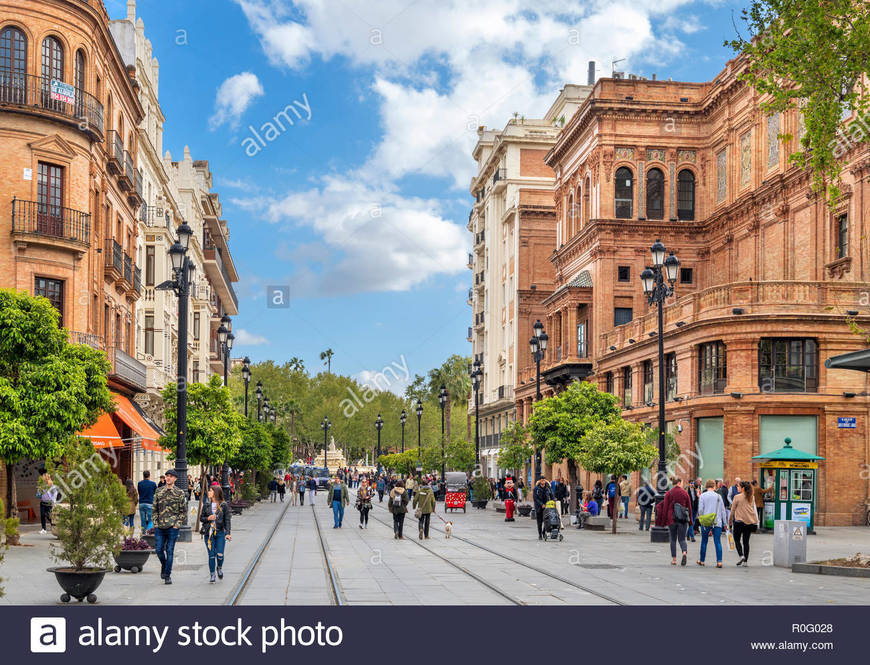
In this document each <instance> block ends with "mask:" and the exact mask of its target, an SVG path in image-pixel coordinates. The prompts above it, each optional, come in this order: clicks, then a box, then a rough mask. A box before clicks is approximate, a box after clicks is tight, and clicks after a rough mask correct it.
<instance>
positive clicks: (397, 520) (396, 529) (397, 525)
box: [393, 513, 405, 538]
mask: <svg viewBox="0 0 870 665" xmlns="http://www.w3.org/2000/svg"><path fill="white" fill-rule="evenodd" d="M404 525H405V513H393V533H395V534H396V535H397V536H398V537H399V538H401V537H402V527H403V526H404Z"/></svg>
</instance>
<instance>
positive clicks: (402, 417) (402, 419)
mask: <svg viewBox="0 0 870 665" xmlns="http://www.w3.org/2000/svg"><path fill="white" fill-rule="evenodd" d="M407 420H408V414H406V413H405V409H402V415H401V416H399V422H400V423H402V452H405V422H407Z"/></svg>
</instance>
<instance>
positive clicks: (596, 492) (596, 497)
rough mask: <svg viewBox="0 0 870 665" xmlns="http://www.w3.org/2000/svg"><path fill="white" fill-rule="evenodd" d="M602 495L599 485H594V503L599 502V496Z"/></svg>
mask: <svg viewBox="0 0 870 665" xmlns="http://www.w3.org/2000/svg"><path fill="white" fill-rule="evenodd" d="M602 496H603V495H602V492H601V487H596V488H595V489H594V490H593V491H592V498H593V499H595V501H596V503H598V504H600V503H601V497H602Z"/></svg>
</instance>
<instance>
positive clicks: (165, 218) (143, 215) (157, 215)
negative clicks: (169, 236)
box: [139, 205, 175, 231]
mask: <svg viewBox="0 0 870 665" xmlns="http://www.w3.org/2000/svg"><path fill="white" fill-rule="evenodd" d="M139 221H140V222H142V223H143V224H145V226H147V227H148V228H150V229H159V228H165V229H168V230H169V231H174V230H175V229H174V228H173V227H172V216H171V215H169V212H168V211H167V209H166V208H164V207H163V206H151V205H142V206H140V207H139Z"/></svg>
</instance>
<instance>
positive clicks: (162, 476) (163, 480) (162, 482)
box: [157, 474, 166, 487]
mask: <svg viewBox="0 0 870 665" xmlns="http://www.w3.org/2000/svg"><path fill="white" fill-rule="evenodd" d="M157 487H166V475H165V474H160V482H159V483H157Z"/></svg>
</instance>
